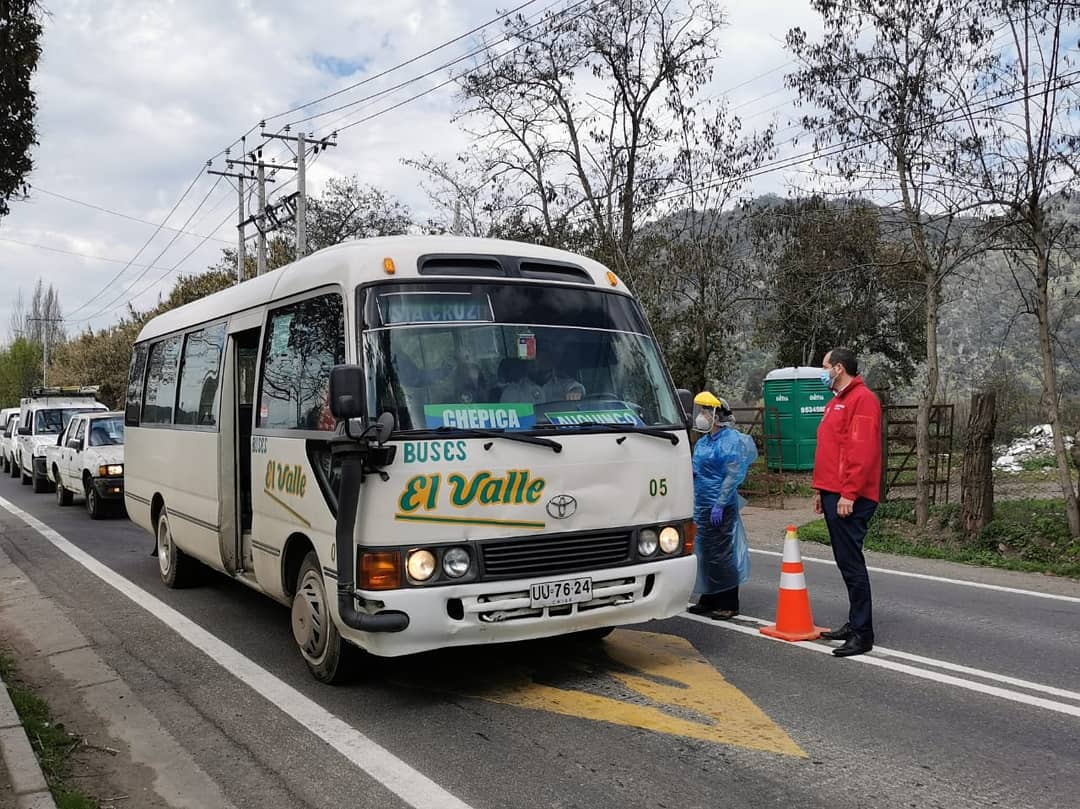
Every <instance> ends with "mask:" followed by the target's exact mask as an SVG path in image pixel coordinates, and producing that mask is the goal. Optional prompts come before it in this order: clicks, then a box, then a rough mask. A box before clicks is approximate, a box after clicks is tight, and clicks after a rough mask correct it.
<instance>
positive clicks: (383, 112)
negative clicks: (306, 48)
mask: <svg viewBox="0 0 1080 809" xmlns="http://www.w3.org/2000/svg"><path fill="white" fill-rule="evenodd" d="M586 2H589V0H578V2H576V3H572V4H571V5H569V6H567V7H566V8H564V9H563V10H562V11H560V12H559V14H566V13H567V12H569V11H571V10H573V9H575V8H577V7H578V6H580V5H582V4H583V3H586ZM609 2H612V0H600V3H599V4H598V5H606V4H607V3H609ZM592 11H593V9H591V8H589V9H586V10H585V11H583V12H581V13H580V14H577V15H575V16H573V17H570V18H569V20H568V21H573V20H577V19H580V18H581V17H584V16H585V15H587V14H589V13H591V12H592ZM541 22H543V20H539V21H537V22H536V23H534V24H533V25H531V26H529V28H534V27H536V25H539V24H540V23H541ZM529 28H526V29H525V30H529ZM528 44H529V43H528V42H521V43H519V44H517V45H515V46H514V47H512V48H510V49H509V50H506V51H503V52H502V53H499V54H496V55H495V56H493V57H491V58H490V59H488V60H487V61H486V62H484V63H483V64H480V65H477V66H476V67H474V68H471V69H469V70H466V71H465V72H464V73H461V74H460V75H457V76H451V77H450V78H448V79H446V80H445V81H442V82H439V83H438V84H436V85H435V86H433V87H429V88H427V89H426V90H422V91H421V92H419V93H416V94H414V95H411V96H409V97H408V98H406V99H404V100H402V101H399V102H397V103H396V104H393V105H391V106H389V107H384V108H383V109H381V110H377V111H376V112H373V113H371V114H370V115H365V116H364V117H363V118H359V119H357V120H355V121H351V122H350V123H347V124H345V125H344V126H339V127H338V128H337V131H338V132H344V131H345V130H347V129H352V128H353V127H354V126H359V125H360V124H363V123H367V122H368V121H371V120H373V119H375V118H378V117H379V116H382V115H386V114H387V113H390V112H393V111H394V110H396V109H398V108H399V107H403V106H405V105H406V104H410V103H412V102H413V101H416V100H417V99H419V98H423V97H424V96H426V95H429V94H431V93H434V92H435V91H436V90H441V89H442V88H443V87H446V86H447V85H448V84H453V83H455V82H457V81H458V80H459V79H460V78H461V77H462V76H468V75H469V74H470V73H475V72H476V71H478V70H482V69H483V68H485V67H490V66H491V65H493V64H495V63H496V62H498V61H499V60H500V59H505V58H506V57H507V56H509V55H510V54H512V53H515V52H516V51H519V50H521V49H522V48H524V47H525V46H526V45H528ZM491 47H492V46H488V47H487V48H484V49H482V51H480V52H483V51H487V50H490V49H491ZM469 55H473V54H469ZM457 61H461V60H460V59H459V60H457ZM451 64H453V63H451ZM435 72H438V70H434V71H431V73H435ZM431 73H426V74H424V76H418V77H417V79H414V80H412V81H416V80H419V79H422V78H424V77H425V76H430V75H431ZM412 81H409V82H404V83H402V84H401V85H399V87H403V86H405V85H407V84H411V83H412ZM373 97H374V96H373ZM362 100H363V99H362ZM358 103H359V102H358Z"/></svg>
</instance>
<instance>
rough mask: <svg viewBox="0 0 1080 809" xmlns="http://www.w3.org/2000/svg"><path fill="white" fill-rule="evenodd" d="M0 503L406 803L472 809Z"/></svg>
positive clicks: (177, 614) (58, 536) (39, 524)
mask: <svg viewBox="0 0 1080 809" xmlns="http://www.w3.org/2000/svg"><path fill="white" fill-rule="evenodd" d="M0 507H2V508H4V509H6V510H7V511H9V512H11V513H12V514H14V515H15V516H16V517H18V518H19V519H21V520H22V521H23V522H25V523H26V524H27V525H29V526H30V527H31V528H33V529H34V530H35V531H37V532H38V533H39V534H41V536H43V537H44V538H45V539H47V540H48V541H49V542H51V543H52V544H53V545H55V546H56V547H57V548H58V549H59V550H60V551H62V552H63V553H65V554H67V555H68V556H70V557H71V558H72V559H74V560H75V561H76V562H78V563H79V564H81V565H82V566H83V567H85V568H86V569H87V570H89V571H90V572H91V573H93V574H94V575H95V576H97V577H98V578H99V579H101V580H102V581H103V582H105V583H106V584H108V585H110V586H111V587H113V588H115V589H116V590H118V591H119V592H120V593H122V594H123V595H125V596H127V597H128V598H130V599H131V600H132V601H134V602H135V603H136V604H137V605H139V606H140V607H142V608H143V609H145V610H146V611H147V612H149V613H150V614H151V615H153V616H154V617H155V618H157V619H159V620H160V621H161V622H162V623H163V624H165V626H167V627H168V628H169V629H172V630H173V631H174V632H176V633H177V634H178V635H180V637H182V638H183V639H184V640H186V641H187V642H188V643H190V644H191V645H192V646H194V647H195V648H196V649H198V650H199V651H201V652H203V653H204V654H206V655H207V656H208V657H209V658H210V659H211V660H213V661H215V662H216V663H218V664H219V665H220V666H222V667H223V668H224V669H225V670H226V671H228V672H229V673H230V674H232V675H233V676H234V677H236V678H237V679H238V680H240V681H241V682H242V683H244V684H245V685H248V686H251V688H252V689H254V690H255V691H256V692H257V693H259V694H261V695H262V696H263V697H265V698H266V699H267V700H268V701H269V702H270V703H271V704H272V705H274V706H276V707H277V708H278V709H280V710H281V711H283V712H284V713H286V714H287V715H289V716H291V717H292V718H293V719H295V720H296V721H297V722H298V723H299V724H300V725H302V726H303V727H304V728H306V729H307V730H309V731H310V732H311V733H313V734H315V735H316V736H317V737H319V738H320V739H322V740H323V741H324V742H326V743H327V744H328V745H330V746H331V747H333V748H334V749H335V750H337V751H338V752H339V753H341V755H343V756H344V757H345V758H347V759H348V760H349V761H351V762H352V763H353V764H355V765H356V766H357V767H359V768H360V769H361V770H363V771H364V772H366V773H367V774H368V775H370V776H371V777H372V778H374V779H375V780H376V781H378V782H379V783H380V784H382V785H383V786H384V787H386V788H387V789H388V790H390V791H391V792H393V793H394V794H395V795H397V796H398V797H399V798H401V799H402V800H403V801H405V803H407V804H408V805H409V806H414V807H417V809H427V808H428V807H430V809H471V807H470V806H469V805H468V804H467V803H464V802H462V801H461V800H459V799H458V798H456V797H454V796H453V795H451V794H450V793H449V792H447V791H446V790H445V789H443V788H442V787H440V786H439V785H438V784H436V783H435V782H434V781H432V780H431V779H430V778H428V777H427V776H426V775H424V774H422V773H420V772H419V771H417V770H414V769H413V768H412V767H410V766H409V765H408V764H406V763H405V762H404V761H402V760H401V759H399V758H398V757H397V756H395V755H394V754H393V753H391V752H390V751H389V750H387V749H386V748H384V747H381V746H380V745H378V744H376V743H375V742H374V741H372V740H371V739H369V738H368V737H367V736H365V735H364V734H362V733H360V731H358V730H356V728H354V727H352V725H350V724H348V723H347V722H344V721H342V720H341V719H339V718H338V717H337V716H335V715H334V714H332V713H330V711H328V710H326V709H325V708H323V707H322V706H321V705H319V704H318V703H316V702H315V701H314V700H312V699H309V698H308V697H306V696H304V695H303V694H301V693H300V692H299V691H297V690H296V689H295V688H293V687H292V686H291V685H289V684H288V683H286V682H284V681H283V680H280V679H278V678H277V677H275V676H274V675H273V674H271V673H270V672H269V671H267V670H266V669H264V668H263V667H262V666H260V665H258V664H257V663H255V662H254V661H253V660H251V659H250V658H248V657H245V656H244V655H242V654H241V653H240V652H238V651H236V649H234V648H232V647H231V646H229V645H228V644H227V643H225V642H224V641H222V640H221V639H219V638H218V637H216V636H215V635H212V634H210V633H209V632H207V631H206V630H205V629H203V628H202V627H201V626H199V625H198V624H196V623H195V622H194V621H192V620H191V619H190V618H188V617H186V616H185V615H183V614H181V613H180V612H178V611H177V610H175V609H173V608H172V607H170V606H169V605H167V604H165V603H164V602H163V601H160V600H158V599H157V598H155V597H154V596H152V595H150V594H149V593H148V592H146V591H145V590H143V589H142V588H141V587H138V586H136V585H135V584H133V583H132V582H130V581H128V580H127V579H125V578H124V577H123V576H121V575H119V574H118V573H116V572H114V571H113V570H112V569H111V568H109V567H107V566H106V565H104V564H102V563H101V562H99V561H98V560H97V559H95V558H94V557H92V556H91V555H90V554H88V553H86V552H85V551H83V550H82V549H81V548H79V547H77V546H76V545H73V544H72V543H71V542H70V541H69V540H67V539H66V538H64V536H63V535H61V534H59V533H58V532H56V531H54V530H53V529H52V528H50V527H49V526H47V525H45V523H43V522H41V521H40V520H38V519H37V518H36V517H34V516H32V515H31V514H28V513H27V512H25V511H23V510H22V509H20V508H18V507H17V506H15V505H13V504H12V503H10V502H8V501H7V500H5V499H4V498H2V497H0Z"/></svg>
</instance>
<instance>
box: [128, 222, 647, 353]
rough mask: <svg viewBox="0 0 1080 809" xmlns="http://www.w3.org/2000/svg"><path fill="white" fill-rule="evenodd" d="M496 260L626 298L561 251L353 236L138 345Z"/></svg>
mask: <svg viewBox="0 0 1080 809" xmlns="http://www.w3.org/2000/svg"><path fill="white" fill-rule="evenodd" d="M496 256H514V257H518V258H522V259H526V260H527V261H528V262H529V263H530V265H532V263H533V262H535V266H536V267H539V268H541V272H542V268H543V266H544V265H545V264H548V265H550V266H551V267H552V268H559V267H562V268H567V267H569V268H570V269H572V270H574V271H576V272H577V275H578V276H579V277H578V279H577V280H574V279H573V278H572V277H570V278H569V280H566V281H559V280H557V279H555V278H553V277H551V275H550V274H549V275H547V276H541V277H538V276H533V277H532V278H529V277H528V276H526V277H524V278H516V277H515V278H511V279H510V280H511V281H514V282H523V283H538V282H540V281H543V282H545V283H563V284H566V285H567V286H579V285H581V284H583V283H588V284H591V285H594V286H595V287H596V288H600V289H607V290H614V291H618V292H621V293H622V294H625V295H629V294H630V292H629V290H628V289H627V288H626V285H625V284H624V283H623V282H622V281H621V280H620V279H619V278H617V277H616V276H615V275H614V274H612V273H609V271H608V270H607V268H606V267H604V266H603V265H602V264H599V263H597V262H596V261H593V260H592V259H588V258H585V257H584V256H579V255H577V254H575V253H570V252H567V251H565V250H557V249H555V248H552V247H543V246H541V245H536V244H528V243H525V242H513V241H506V240H502V239H479V238H472V237H462V236H384V237H379V238H372V239H354V240H351V241H347V242H343V243H342V244H338V245H334V246H333V247H327V248H325V249H323V250H319V251H318V252H316V253H313V254H311V255H310V256H307V257H305V258H303V259H301V260H300V261H294V262H293V263H291V264H286V265H285V266H283V267H279V268H278V269H276V270H273V271H272V272H268V273H266V274H265V275H262V276H260V277H258V278H252V279H250V280H248V281H245V282H244V283H242V284H238V285H237V286H234V287H230V288H229V289H225V290H222V291H220V292H216V293H214V294H213V295H208V296H207V297H205V298H202V299H200V300H197V301H194V302H193V303H189V304H185V305H184V306H180V307H177V308H176V309H172V310H170V311H168V312H164V313H162V314H160V315H158V316H157V317H155V318H154V319H152V320H151V321H149V322H148V323H147V324H146V325H145V326H144V327H143V329H142V331H141V332H140V333H139V338H138V340H136V342H143V341H144V340H150V339H153V338H155V337H160V336H162V335H165V334H170V333H172V332H175V331H181V330H183V329H187V328H190V327H191V326H195V325H197V324H199V323H205V322H208V321H212V320H217V319H219V318H223V317H226V316H228V315H231V314H233V313H236V312H242V311H244V310H246V309H253V308H255V307H258V306H263V305H265V304H267V303H269V302H271V301H274V300H278V299H280V298H286V297H289V296H290V295H296V294H299V293H302V292H304V291H306V290H308V289H313V288H315V287H319V286H323V285H326V284H334V283H343V284H344V285H345V287H346V289H352V288H354V287H356V286H358V285H360V284H363V283H368V282H371V281H379V280H386V279H389V278H393V279H402V278H421V277H422V278H424V279H431V280H436V279H438V278H440V277H442V278H448V277H450V278H453V279H455V280H466V279H467V278H469V277H470V276H471V273H467V272H466V273H463V272H462V270H461V268H460V267H458V268H455V271H454V272H452V273H449V272H448V273H440V272H439V270H438V263H439V262H440V261H448V262H450V263H452V261H453V258H454V257H458V258H462V259H466V258H467V259H469V260H470V262H471V263H472V264H473V265H474V266H480V265H482V264H483V263H484V260H485V259H489V260H490V259H491V258H493V257H496ZM387 259H389V260H391V261H392V262H393V265H392V266H393V272H392V273H391V272H390V271H388V270H387V269H385V266H384V262H385V261H386V260H387ZM422 260H424V261H429V260H430V262H429V264H428V265H425V269H424V271H423V272H422V271H421V261H422ZM489 263H493V262H489ZM523 263H524V262H523ZM475 275H476V276H477V277H483V278H490V277H491V276H492V275H493V273H491V272H484V271H483V270H482V269H478V270H477V271H476V273H475Z"/></svg>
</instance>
